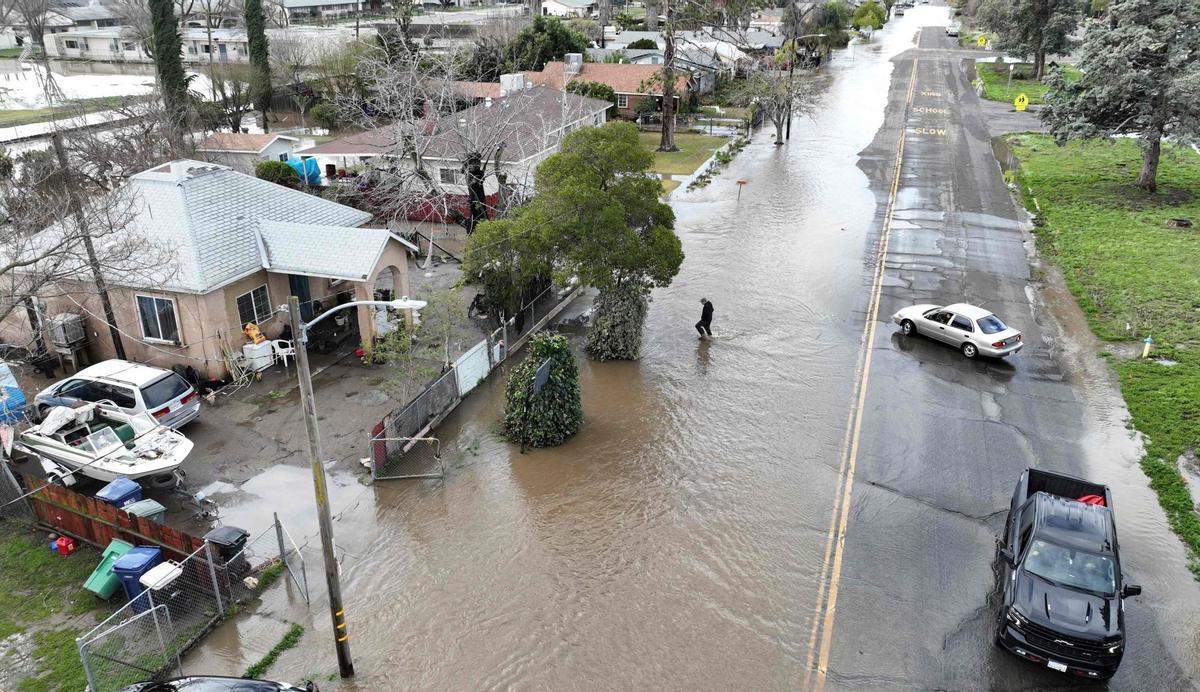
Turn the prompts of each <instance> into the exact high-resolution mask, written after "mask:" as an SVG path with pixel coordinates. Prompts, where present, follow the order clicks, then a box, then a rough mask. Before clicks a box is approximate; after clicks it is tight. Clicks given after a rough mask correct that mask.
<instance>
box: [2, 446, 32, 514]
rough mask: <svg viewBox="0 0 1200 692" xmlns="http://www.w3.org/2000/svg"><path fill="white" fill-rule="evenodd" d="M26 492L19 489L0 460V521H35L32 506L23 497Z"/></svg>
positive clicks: (15, 480)
mask: <svg viewBox="0 0 1200 692" xmlns="http://www.w3.org/2000/svg"><path fill="white" fill-rule="evenodd" d="M25 493H26V490H25V488H22V487H21V484H20V483H19V482H18V481H17V479H16V476H14V475H13V472H12V469H10V468H8V464H7V463H5V462H4V461H2V460H0V519H15V520H18V521H36V520H37V515H36V514H35V513H34V511H33V506H32V505H30V504H29V500H28V499H26V497H25Z"/></svg>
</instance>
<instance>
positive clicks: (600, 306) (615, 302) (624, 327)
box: [587, 284, 650, 360]
mask: <svg viewBox="0 0 1200 692" xmlns="http://www.w3.org/2000/svg"><path fill="white" fill-rule="evenodd" d="M649 309H650V300H649V297H648V296H647V294H646V290H645V289H643V288H642V287H641V286H636V285H633V284H626V285H624V286H621V287H617V288H613V289H610V290H607V291H601V292H600V295H599V296H598V297H597V298H596V317H595V319H594V320H593V321H592V326H591V329H590V330H589V331H588V335H587V352H588V355H589V356H591V357H592V358H595V359H596V360H637V359H638V356H640V355H641V352H642V326H643V325H644V324H645V322H646V312H647V311H648V310H649Z"/></svg>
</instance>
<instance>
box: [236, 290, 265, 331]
mask: <svg viewBox="0 0 1200 692" xmlns="http://www.w3.org/2000/svg"><path fill="white" fill-rule="evenodd" d="M237 311H238V324H239V325H245V324H246V323H248V322H253V323H254V324H259V323H260V322H266V321H267V320H268V319H270V318H271V297H270V296H269V295H267V285H266V284H263V285H262V286H259V287H258V288H256V289H254V290H253V291H250V292H249V293H243V294H242V295H240V296H238V297H237Z"/></svg>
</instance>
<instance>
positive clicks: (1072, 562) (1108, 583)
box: [1025, 539, 1117, 596]
mask: <svg viewBox="0 0 1200 692" xmlns="http://www.w3.org/2000/svg"><path fill="white" fill-rule="evenodd" d="M1025 569H1026V571H1028V572H1030V573H1031V574H1036V575H1037V576H1039V577H1041V578H1043V579H1046V580H1048V581H1051V582H1054V583H1055V584H1061V585H1063V586H1069V587H1071V588H1075V589H1082V590H1084V591H1091V592H1092V593H1098V594H1101V595H1103V596H1111V595H1113V594H1115V593H1116V592H1117V582H1116V577H1115V573H1116V570H1115V569H1114V566H1113V561H1112V558H1109V557H1105V556H1103V555H1095V554H1093V553H1089V552H1086V551H1083V550H1075V549H1073V548H1064V547H1062V546H1060V545H1056V544H1054V543H1048V542H1046V541H1043V540H1040V539H1035V540H1034V541H1033V543H1031V544H1030V545H1029V554H1028V555H1027V556H1026V558H1025Z"/></svg>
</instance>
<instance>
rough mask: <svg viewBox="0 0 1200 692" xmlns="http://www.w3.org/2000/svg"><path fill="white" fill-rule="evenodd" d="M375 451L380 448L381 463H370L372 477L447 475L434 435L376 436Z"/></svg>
mask: <svg viewBox="0 0 1200 692" xmlns="http://www.w3.org/2000/svg"><path fill="white" fill-rule="evenodd" d="M371 442H372V447H373V448H375V449H376V450H380V448H382V450H381V451H382V455H383V459H382V463H376V464H372V465H371V469H372V471H373V473H372V475H373V477H374V478H375V480H394V479H400V478H441V477H443V476H445V475H446V467H445V465H444V464H443V463H442V441H441V440H439V439H438V438H436V437H376V438H373V439H372V440H371Z"/></svg>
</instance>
